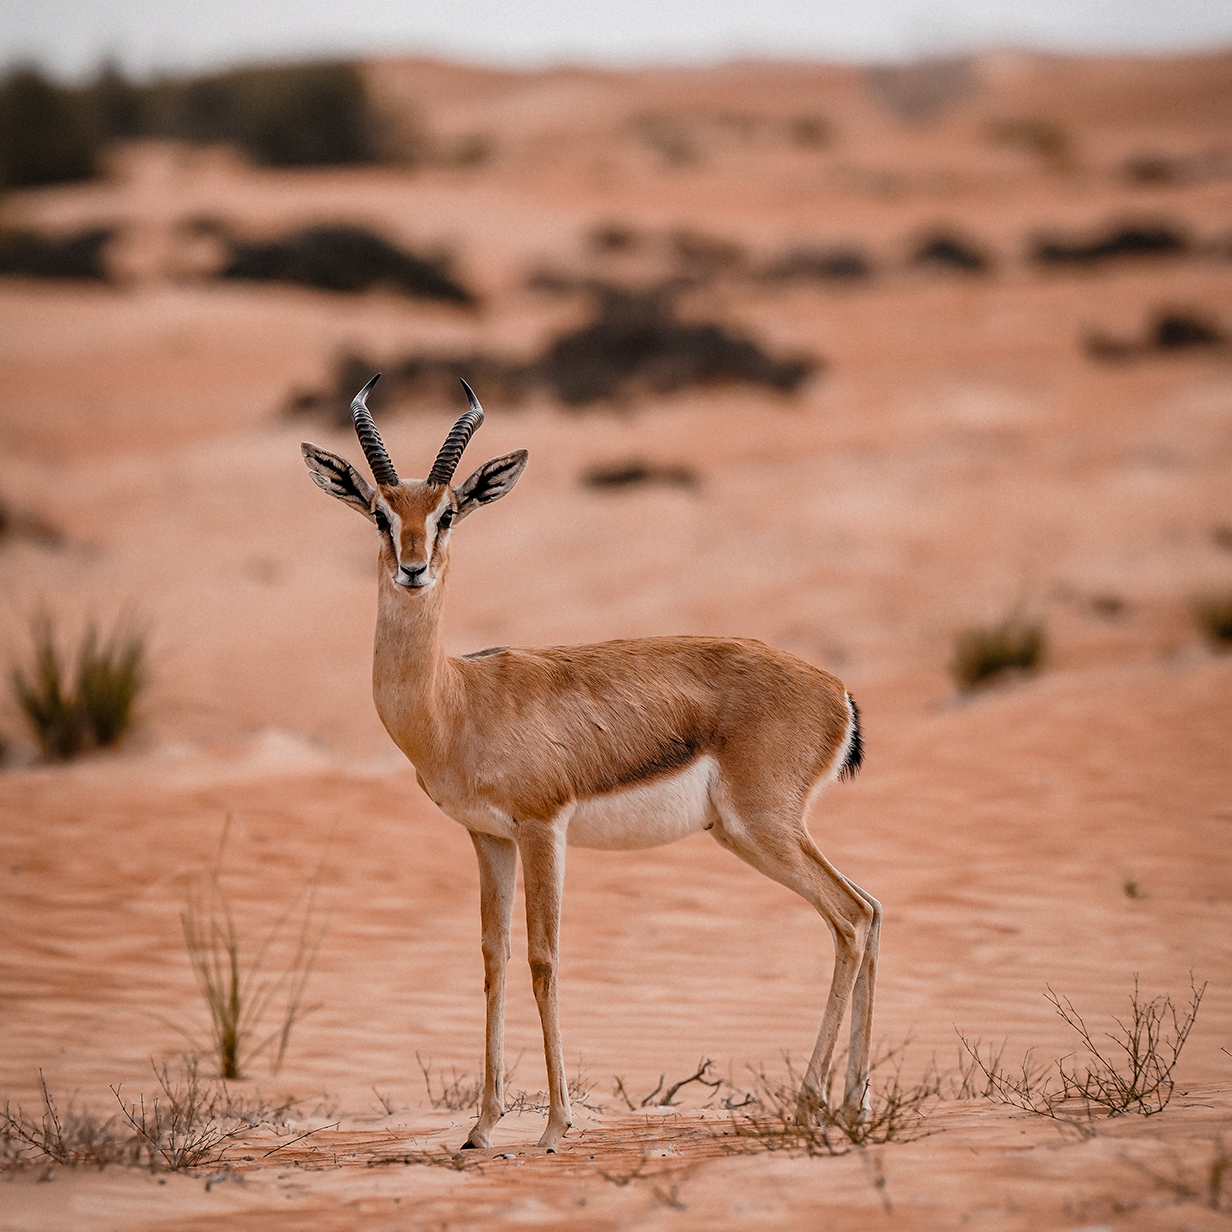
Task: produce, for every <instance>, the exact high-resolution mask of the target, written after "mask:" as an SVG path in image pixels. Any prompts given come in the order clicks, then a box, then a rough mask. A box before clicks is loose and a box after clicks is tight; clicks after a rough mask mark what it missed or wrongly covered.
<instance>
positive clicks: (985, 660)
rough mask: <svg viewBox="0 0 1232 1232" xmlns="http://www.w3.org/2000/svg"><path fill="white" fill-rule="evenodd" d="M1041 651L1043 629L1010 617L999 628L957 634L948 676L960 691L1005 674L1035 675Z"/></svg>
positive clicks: (1041, 659) (1042, 651)
mask: <svg viewBox="0 0 1232 1232" xmlns="http://www.w3.org/2000/svg"><path fill="white" fill-rule="evenodd" d="M1044 650H1045V637H1044V628H1043V625H1041V624H1038V623H1034V622H1029V621H1023V620H1020V619H1019V618H1018V617H1016V616H1010V617H1007V618H1006V619H1005V620H1003V621H1001V622H1000V623H999V624H995V625H991V626H987V627H982V628H975V629H964V630H963V631H962V632H961V633H959V634H958V635H957V636H956V637H955V639H954V657H953V659H952V660H951V661H950V675H951V676H952V677H953V678H954V682H955V683H956V684H957V685H958V687H959V688H960V689H962V690H964V691H968V690H971V689H978V688H980V687H981V686H983V685H986V684H990V683H992V682H993V681H995V680H996V679H998V678H999V677H1003V676H1005V675H1006V674H1007V673H1018V674H1028V673H1031V672H1036V671H1038V670H1039V669H1040V667H1041V666H1042V665H1043V661H1044Z"/></svg>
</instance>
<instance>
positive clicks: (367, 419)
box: [351, 372, 398, 484]
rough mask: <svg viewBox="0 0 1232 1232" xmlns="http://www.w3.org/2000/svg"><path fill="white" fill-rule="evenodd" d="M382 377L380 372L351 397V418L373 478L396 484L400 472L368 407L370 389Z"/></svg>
mask: <svg viewBox="0 0 1232 1232" xmlns="http://www.w3.org/2000/svg"><path fill="white" fill-rule="evenodd" d="M380 379H381V374H380V373H379V372H378V373H377V374H376V376H374V377H373V378H372V380H370V381H369V382H368V384H367V385H365V386H364V387H363V389H361V390H360V391H359V393H357V394H356V395H355V397H354V398H352V399H351V418H352V419H353V420H354V421H355V435H356V436H358V437H359V443H360V445H361V446H362V447H363V451H364V457H365V458H367V459H368V465H369V466H370V467H371V468H372V478H373V479H375V480H376V481H377V483H384V484H395V483H397V482H398V472H397V471H396V470H394V464H393V463H392V462H391V461H390V460H389V454H388V453H387V452H386V450H385V442H384V441H382V440H381V434H380V433H379V432H378V431H377V430H376V424H375V423H373V421H372V412H371V411H370V410H369V409H368V403H367V398H368V393H369V391H370V390H371V389H372V387H373V385H375V384H376V383H377V381H379V380H380Z"/></svg>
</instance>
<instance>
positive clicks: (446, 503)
mask: <svg viewBox="0 0 1232 1232" xmlns="http://www.w3.org/2000/svg"><path fill="white" fill-rule="evenodd" d="M452 508H453V506H452V504H451V503H450V500H449V490H448V488H447V489H446V490H445V491H444V492H442V493H441V499H440V500H439V501H438V502H437V505H436V508H435V509H433V510H432V512H431V513H430V514H428V516H427V518H426V519H425V524H424V538H425V541H426V542H428V543H430V544H431V545H432V550H431V551H430V552H429V553H428V559H429V560H431V558H432V556H433V555H434V554H435V552H436V543H437V540H438V538H439V537H440V535H441V534H446V535H447V534H449V529H450V528H449V527H448V526H446V527H445V528H444V530H443V531H441V530H439V529H438V527H439V525H440V520H441V514H443V513H444V512H445V510H446V509H452Z"/></svg>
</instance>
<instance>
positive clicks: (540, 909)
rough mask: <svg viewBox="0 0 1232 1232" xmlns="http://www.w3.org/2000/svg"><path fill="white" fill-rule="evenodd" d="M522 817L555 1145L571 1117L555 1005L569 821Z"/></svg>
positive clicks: (520, 836) (534, 976)
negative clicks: (526, 819)
mask: <svg viewBox="0 0 1232 1232" xmlns="http://www.w3.org/2000/svg"><path fill="white" fill-rule="evenodd" d="M566 824H567V818H564V819H558V823H557V824H554V823H552V822H523V823H521V824H520V825H519V826H518V827H517V842H518V850H519V851H520V852H521V855H522V875H523V879H524V881H525V891H526V936H527V942H528V947H527V948H528V951H529V958H530V975H531V984H532V986H533V987H534V990H535V1001H536V1003H537V1004H538V1006H539V1021H540V1022H541V1023H542V1025H543V1055H544V1060H545V1061H546V1062H547V1070H548V1098H549V1109H548V1124H547V1128H546V1129H545V1130H544V1131H543V1136H542V1137H541V1138H540V1139H539V1145H540V1146H543V1147H547V1149H548V1150H549V1151H555V1150H556V1148H557V1147H558V1146H559V1145H560V1140H561V1139H562V1138H563V1137H564V1136H565V1130H567V1129H568V1128H569V1126H570V1124H571V1123H572V1118H571V1116H570V1112H569V1089H568V1084H567V1083H566V1081H565V1063H564V1059H563V1055H562V1052H561V1046H560V1017H559V1014H558V1012H557V1007H556V987H557V969H558V966H559V940H560V900H561V896H562V894H563V892H564V887H565V826H566Z"/></svg>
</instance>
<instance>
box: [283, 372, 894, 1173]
mask: <svg viewBox="0 0 1232 1232" xmlns="http://www.w3.org/2000/svg"><path fill="white" fill-rule="evenodd" d="M378 375H379V374H378ZM376 381H377V377H375V376H374V377H373V378H372V380H371V381H369V382H368V384H367V385H365V386H364V388H363V389H362V390H360V392H359V393H358V394H356V396H355V399H354V401H353V402H352V403H351V414H352V417H353V419H354V422H355V430H356V432H357V434H358V436H359V442H360V445H361V446H362V447H363V451H364V455H365V457H366V458H367V459H368V464H369V466H370V467H371V469H372V475H373V478H374V479H375V480H376V486H375V487H373V486H372V485H371V484H369V483H368V482H367V480H365V479H364V478H363V476H362V475H360V473H359V472H358V471H357V470H356V469H355V467H353V466H352V465H351V464H350V463H349V462H347V461H346V460H345V459H344V458H341V457H339V456H338V455H337V454H333V453H329V452H328V451H327V450H324V449H321V448H319V447H318V446H316V445H312V444H309V443H307V442H305V443H304V445H303V446H302V452H303V455H304V460H305V462H307V464H308V469H309V471H310V472H311V473H312V479H313V482H314V483H316V484H317V485H318V487H321V488H323V489H324V490H325V491H326V492H328V493H329V494H330V495H331V496H336V497H337V498H338V499H339V500H341V501H344V502H346V504H348V505H350V506H351V507H352V508H354V509H357V510H359V512H360V513H362V514H363V515H364V517H366V518H367V519H368V520H369V521H370V522H372V523H373V525H374V526H375V527H376V529H377V532H378V536H379V542H380V559H379V565H378V586H379V600H378V608H377V623H376V639H375V645H374V649H373V661H372V694H373V698H374V700H375V702H376V709H377V713H378V714H379V715H380V717H381V722H382V723H383V724H384V725H385V730H386V731H387V732H388V733H389V734H390V736H391V737H392V738H393V741H394V743H395V744H396V745H397V746H398V747H399V748H400V749H401V750H402V751H403V752H404V753H405V754H406V756H407V757H408V758H409V759H410V760H411V762H412V763H413V764H414V766H415V771H416V779H417V780H418V782H419V785H420V786H421V787H422V788H423V789H424V791H426V792H427V793H428V795H429V796H430V797H431V798H432V800H433V801H434V802H435V803H436V804H437V805H438V806H439V807H440V808H441V810H442V811H443V812H444V813H445V814H446V815H448V816H449V817H452V818H453V819H454V820H455V821H457V822H459V823H460V824H461V825H463V826H465V827H466V829H467V830H468V831H469V832H470V836H471V840H472V842H473V843H474V845H475V854H476V855H477V856H478V858H479V893H480V912H481V918H482V947H483V962H484V973H485V974H484V988H485V992H486V995H487V1046H486V1053H485V1062H484V1089H483V1102H482V1105H481V1110H480V1114H479V1119H478V1120H477V1122H476V1123H475V1126H474V1128H473V1129H472V1130H471V1133H470V1136H469V1138H468V1139H467V1141H466V1143H465V1144H464V1149H465V1148H467V1147H490V1146H491V1145H492V1130H493V1128H494V1127H495V1125H496V1123H497V1122H498V1121H499V1120H500V1119H501V1117H502V1116H503V1115H504V1089H503V1085H504V1073H505V1067H504V1060H503V1047H504V996H505V967H506V964H507V963H508V960H509V953H510V949H509V933H510V926H511V922H512V917H513V898H514V885H515V881H516V874H517V861H518V857H519V855H520V856H521V858H522V868H523V874H524V881H525V892H526V928H527V934H528V939H529V951H530V953H529V957H530V969H531V977H532V983H533V987H534V993H535V1001H536V1003H537V1004H538V1007H539V1016H540V1020H541V1022H542V1025H543V1046H544V1054H545V1058H546V1061H547V1073H548V1087H549V1096H550V1110H549V1113H548V1123H547V1128H546V1129H545V1130H544V1132H543V1136H542V1137H541V1138H540V1139H539V1146H541V1147H546V1148H547V1149H548V1150H549V1151H554V1150H555V1149H556V1148H557V1146H558V1145H559V1144H560V1141H561V1139H562V1137H563V1136H564V1134H565V1131H566V1130H567V1129H568V1128H569V1124H570V1118H569V1094H568V1089H567V1086H566V1082H565V1069H564V1064H563V1061H562V1057H561V1043H560V1027H559V1023H558V1019H557V1009H556V978H557V940H558V933H559V925H560V903H561V892H562V890H563V886H564V875H565V847H566V845H567V844H570V843H572V844H574V845H576V846H580V847H598V848H607V849H609V850H619V849H630V848H639V847H653V846H657V845H659V844H662V843H670V842H673V841H674V840H676V839H679V838H683V837H684V836H685V835H687V834H691V833H693V832H694V831H697V830H707V831H709V832H710V834H711V835H713V837H714V838H715V839H716V840H717V841H718V842H719V843H720V845H722V846H723V847H726V848H727V849H728V850H729V851H732V852H734V853H735V854H736V855H738V856H739V857H740V858H741V859H742V860H745V861H746V862H747V863H749V864H751V865H752V866H753V867H754V868H756V869H758V870H759V871H760V872H762V873H764V874H765V875H766V876H767V877H770V878H773V880H775V881H778V882H780V883H781V884H783V885H785V886H787V887H788V889H791V890H794V891H795V892H796V893H797V894H799V895H801V897H803V898H804V899H806V900H807V901H808V902H809V903H811V904H812V905H813V906H814V907H815V908H816V909H817V911H818V912H819V913H820V915H821V917H822V919H824V920H825V922H826V923H827V924H828V925H829V927H830V931H831V933H832V934H833V938H834V949H835V961H834V976H833V980H832V982H831V984H830V993H829V997H828V999H827V1001H826V1007H825V1012H824V1014H823V1017H822V1020H821V1028H820V1030H819V1032H818V1035H817V1043H816V1045H815V1047H814V1049H813V1054H812V1057H811V1059H810V1061H809V1065H808V1069H807V1071H806V1072H805V1075H804V1080H803V1082H802V1084H801V1088H800V1093H799V1099H798V1109H797V1113H798V1115H799V1116H800V1117H809V1118H814V1117H817V1116H819V1115H828V1109H826V1107H825V1096H826V1092H827V1091H828V1089H829V1072H830V1065H831V1061H832V1058H833V1055H834V1048H835V1043H836V1041H837V1038H838V1033H839V1027H840V1025H841V1023H842V1020H843V1015H844V1013H845V1011H846V1009H847V1005H848V1002H849V1001H850V1002H851V1003H852V1011H851V1046H850V1050H849V1054H848V1064H847V1078H846V1086H845V1091H844V1095H843V1106H842V1109H841V1110H840V1111H839V1113H838V1115H841V1116H842V1117H844V1118H846V1119H848V1120H856V1119H859V1118H860V1117H861V1116H863V1115H866V1112H867V1108H868V1103H869V1098H868V1075H869V1034H870V1030H871V1026H872V1016H873V986H874V983H875V981H876V975H877V947H878V939H879V936H880V931H881V907H880V905H879V904H878V903H877V901H876V900H875V899H874V898H873V897H872V896H871V895H869V894H866V893H865V892H864V891H863V890H862V889H860V887H859V886H857V885H855V884H854V883H853V882H851V881H850V880H848V879H847V878H846V877H844V876H843V875H842V874H841V873H839V872H838V871H837V870H836V869H835V868H834V867H833V866H832V865H831V864H830V863H829V861H827V860H826V858H825V856H823V855H822V854H821V852H820V851H819V850H818V848H817V846H816V844H815V843H814V842H813V839H812V837H811V835H810V834H809V831H808V829H807V827H806V825H805V817H806V815H807V812H808V808H809V805H810V803H811V801H812V800H813V798H814V797H815V796H816V795H817V793H818V792H819V791H820V790H821V788H822V787H823V786H824V785H826V784H827V783H829V782H831V781H832V780H834V779H835V778H849V777H851V776H853V775H854V774H855V772H856V770H858V769H859V766H860V763H861V760H862V749H861V743H860V727H859V716H858V714H857V711H856V707H855V704H854V703H853V702H852V700H851V697H850V696H849V695H848V693H847V692H846V690H845V689H844V688H843V685H842V683H841V682H840V681H839V680H837V679H836V678H835V677H833V676H831V675H829V674H828V673H827V672H824V671H820V670H819V669H817V668H815V667H811V666H810V665H809V664H807V663H804V662H802V661H801V660H799V659H797V658H794V657H793V656H792V655H789V654H787V653H785V652H784V651H781V650H775V649H773V648H772V647H769V646H766V645H763V644H762V643H761V642H755V641H744V640H736V639H727V638H714V637H658V638H643V639H639V640H636V641H613V642H602V643H599V644H598V645H593V646H561V647H552V648H549V649H537V650H521V649H511V648H508V647H504V646H499V647H494V648H493V649H491V650H481V651H477V652H476V653H474V654H470V655H464V656H463V657H462V658H460V659H455V658H450V657H449V656H448V655H446V653H445V650H444V647H443V645H442V638H441V615H442V610H443V606H444V598H445V578H446V575H447V573H448V569H449V542H450V536H451V534H452V531H453V528H454V527H455V526H456V525H457V524H458V523H459V522H461V521H462V520H463V519H464V518H466V517H469V516H470V515H471V514H472V513H473V512H474V511H475V510H476V509H478V508H479V507H480V506H481V505H487V504H490V503H491V502H492V501H494V500H498V499H499V498H500V497H502V496H504V495H506V493H508V492H509V491H510V490H511V489H512V488H513V486H514V484H515V483H517V481H518V478H519V477H520V476H521V474H522V471H523V470H524V469H525V467H526V460H527V452H526V450H524V449H520V450H516V451H515V452H513V453H508V454H504V455H502V456H501V457H499V458H493V459H491V460H490V461H488V462H485V463H484V464H483V465H482V466H481V467H480V468H479V469H478V470H477V471H475V473H474V474H473V475H471V476H470V478H469V479H467V480H465V482H463V483H461V484H459V485H457V486H454V484H453V483H452V479H453V473H454V470H455V469H456V468H457V465H458V462H459V460H460V459H461V457H462V451H463V450H464V449H465V448H466V445H467V442H468V441H469V440H470V437H471V435H472V433H473V432H474V431H475V430H476V429H477V428H478V427H479V425H480V424H481V423H482V422H483V409H482V408H481V407H480V405H479V402H478V400H477V399H476V397H475V395H474V393H473V392H472V391H471V388H470V386H469V385H467V384H466V382H465V381H463V382H462V384H463V386H464V387H465V389H466V393H467V397H468V398H469V400H470V409H469V410H468V411H466V412H465V413H464V414H463V415H462V416H461V418H459V419H458V421H457V423H455V424H454V426H453V428H452V430H451V431H450V433H449V436H448V437H447V438H446V440H445V443H444V444H443V445H442V446H441V449H440V452H439V453H438V454H437V457H436V460H435V461H434V462H433V464H432V469H431V470H430V471H429V473H428V477H427V478H426V479H399V478H398V474H397V472H396V471H395V469H394V466H393V463H392V462H391V461H390V458H389V454H388V453H387V452H386V450H385V446H384V444H383V443H382V441H381V437H380V434H379V433H378V432H377V429H376V425H375V424H374V423H373V420H372V415H371V413H370V412H369V410H368V408H367V395H368V393H369V391H370V390H371V389H372V386H373V385H374V384H375V383H376Z"/></svg>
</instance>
